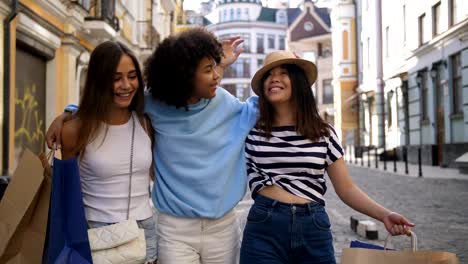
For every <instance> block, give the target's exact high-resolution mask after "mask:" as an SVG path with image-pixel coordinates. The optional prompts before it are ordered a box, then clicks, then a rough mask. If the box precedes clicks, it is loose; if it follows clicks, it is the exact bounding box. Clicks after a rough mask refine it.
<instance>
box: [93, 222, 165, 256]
mask: <svg viewBox="0 0 468 264" xmlns="http://www.w3.org/2000/svg"><path fill="white" fill-rule="evenodd" d="M111 224H115V223H103V222H96V221H88V226H89V228H98V227H103V226H106V225H111ZM137 224H138V227H139V228H142V229H144V230H145V240H146V260H145V261H146V262H153V261H155V260H156V259H157V258H158V239H157V235H156V223H155V221H154V218H153V216H151V217H150V218H147V219H144V220H138V221H137Z"/></svg>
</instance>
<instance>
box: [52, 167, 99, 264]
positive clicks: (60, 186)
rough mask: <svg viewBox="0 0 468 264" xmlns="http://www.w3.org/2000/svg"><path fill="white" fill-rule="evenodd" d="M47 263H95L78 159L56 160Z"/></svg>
mask: <svg viewBox="0 0 468 264" xmlns="http://www.w3.org/2000/svg"><path fill="white" fill-rule="evenodd" d="M44 254H45V255H44V257H45V258H44V262H45V263H50V264H55V263H61V264H62V263H64V264H89V263H93V261H92V258H91V249H90V246H89V240H88V225H87V222H86V218H85V214H84V206H83V197H82V194H81V183H80V175H79V169H78V161H77V158H73V159H69V160H59V159H56V158H54V162H53V176H52V193H51V198H50V211H49V223H48V231H47V247H46V250H45V253H44Z"/></svg>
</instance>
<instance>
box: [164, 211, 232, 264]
mask: <svg viewBox="0 0 468 264" xmlns="http://www.w3.org/2000/svg"><path fill="white" fill-rule="evenodd" d="M157 222H158V224H157V226H158V228H157V230H158V237H159V241H158V252H159V257H158V264H186V263H187V264H200V263H203V264H235V263H239V261H238V257H239V250H240V229H239V225H238V222H237V217H236V213H235V211H234V210H232V211H230V212H229V213H228V214H226V215H225V216H224V217H222V218H219V219H206V218H180V217H174V216H171V215H168V214H164V213H159V216H158V220H157Z"/></svg>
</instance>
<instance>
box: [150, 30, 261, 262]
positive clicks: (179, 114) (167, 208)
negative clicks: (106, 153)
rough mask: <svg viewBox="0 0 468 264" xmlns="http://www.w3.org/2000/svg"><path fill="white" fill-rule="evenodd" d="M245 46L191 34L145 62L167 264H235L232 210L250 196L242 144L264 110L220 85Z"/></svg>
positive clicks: (166, 45)
mask: <svg viewBox="0 0 468 264" xmlns="http://www.w3.org/2000/svg"><path fill="white" fill-rule="evenodd" d="M241 43H242V40H241V39H239V38H238V37H234V38H230V39H228V40H226V41H225V42H223V43H220V42H219V41H218V40H217V39H216V37H215V36H214V35H213V34H212V33H210V32H208V31H206V30H204V29H191V30H188V31H185V32H183V33H181V34H179V35H176V36H173V37H169V38H167V39H165V40H164V41H163V42H162V43H161V44H160V45H159V47H158V48H157V49H156V50H155V51H154V53H153V54H152V55H151V56H150V57H149V58H148V60H147V61H146V63H145V69H144V78H145V80H146V83H147V87H148V88H149V95H148V96H147V98H146V101H145V103H146V105H145V112H146V114H147V115H148V116H149V118H150V119H151V122H152V124H153V127H154V128H155V131H156V133H155V134H156V137H155V146H154V162H155V168H156V170H155V175H156V181H155V187H154V192H153V201H154V204H155V206H156V208H157V209H158V211H159V212H160V214H159V216H158V230H159V234H160V237H159V252H160V254H159V261H160V262H161V263H236V259H237V256H238V253H239V248H240V231H239V230H240V229H239V226H238V224H237V219H236V215H235V212H234V210H233V208H234V207H235V206H236V205H237V203H238V202H239V201H240V200H241V199H242V197H243V196H244V193H245V190H246V165H245V153H244V141H245V138H246V137H247V134H248V133H249V130H250V129H251V128H252V127H253V126H254V124H255V122H256V121H257V114H258V106H257V98H251V99H249V100H247V102H240V101H239V100H238V99H237V98H235V97H234V96H232V95H231V94H230V93H229V92H227V91H226V90H224V89H222V88H219V87H218V84H219V81H220V80H221V78H222V76H223V73H224V69H225V68H226V67H228V66H229V65H230V64H232V63H233V62H234V61H235V60H236V59H237V57H238V56H239V54H240V53H241V52H242V50H241V49H238V48H237V47H238V45H239V44H241Z"/></svg>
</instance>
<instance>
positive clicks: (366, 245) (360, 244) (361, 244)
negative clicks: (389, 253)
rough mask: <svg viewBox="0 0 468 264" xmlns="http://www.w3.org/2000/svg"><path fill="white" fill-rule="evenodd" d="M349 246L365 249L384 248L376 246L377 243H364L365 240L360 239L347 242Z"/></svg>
mask: <svg viewBox="0 0 468 264" xmlns="http://www.w3.org/2000/svg"><path fill="white" fill-rule="evenodd" d="M349 247H350V248H367V249H378V250H384V247H381V246H377V245H374V244H369V243H365V242H361V241H358V240H353V241H351V243H350V244H349Z"/></svg>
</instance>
